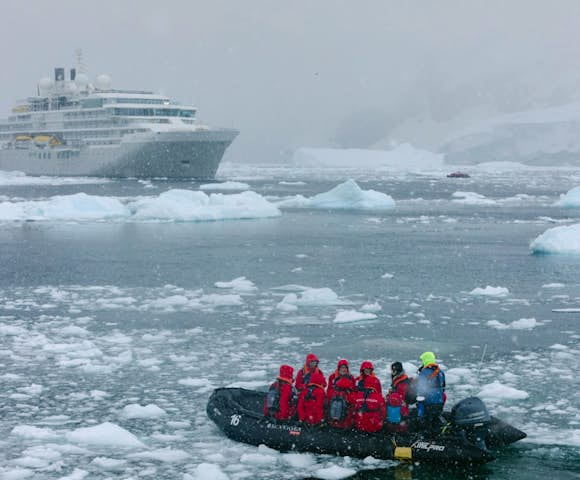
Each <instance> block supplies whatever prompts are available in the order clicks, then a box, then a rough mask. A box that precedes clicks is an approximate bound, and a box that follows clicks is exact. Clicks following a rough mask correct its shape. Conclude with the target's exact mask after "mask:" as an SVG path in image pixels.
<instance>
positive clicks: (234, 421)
mask: <svg viewBox="0 0 580 480" xmlns="http://www.w3.org/2000/svg"><path fill="white" fill-rule="evenodd" d="M241 418H242V416H241V415H232V416H231V420H230V425H233V426H234V427H237V426H238V425H239V424H240V419H241Z"/></svg>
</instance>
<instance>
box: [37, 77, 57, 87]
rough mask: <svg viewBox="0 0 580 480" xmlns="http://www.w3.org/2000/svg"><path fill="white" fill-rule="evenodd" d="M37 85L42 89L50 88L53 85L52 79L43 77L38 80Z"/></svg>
mask: <svg viewBox="0 0 580 480" xmlns="http://www.w3.org/2000/svg"><path fill="white" fill-rule="evenodd" d="M38 86H39V87H40V88H41V89H42V90H50V89H51V88H52V87H54V80H53V79H52V78H50V77H43V78H41V79H40V81H39V82H38Z"/></svg>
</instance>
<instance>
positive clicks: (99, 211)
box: [0, 189, 281, 222]
mask: <svg viewBox="0 0 580 480" xmlns="http://www.w3.org/2000/svg"><path fill="white" fill-rule="evenodd" d="M279 215H281V213H280V210H279V209H278V207H276V206H275V205H273V204H271V203H270V202H268V201H267V200H266V199H265V198H264V197H262V196H261V195H259V194H257V193H255V192H252V191H248V192H242V193H238V194H230V195H224V194H221V193H217V194H211V195H207V194H205V193H203V192H199V191H191V190H180V189H173V190H169V191H167V192H164V193H162V194H160V195H159V196H156V197H143V198H139V199H137V200H134V201H130V202H128V203H123V202H122V201H121V200H119V199H118V198H115V197H103V196H96V195H87V194H85V193H76V194H74V195H61V196H56V197H52V198H50V199H48V200H34V201H19V202H0V221H64V220H69V221H105V220H109V221H110V220H114V221H128V220H129V221H178V222H189V221H192V222H193V221H214V220H235V219H250V218H268V217H276V216H279Z"/></svg>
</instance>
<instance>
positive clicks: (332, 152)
mask: <svg viewBox="0 0 580 480" xmlns="http://www.w3.org/2000/svg"><path fill="white" fill-rule="evenodd" d="M292 163H293V164H294V165H296V166H300V167H306V168H312V167H314V168H349V169H371V170H372V169H389V170H396V171H405V172H406V171H424V170H441V169H443V168H444V164H443V155H442V154H438V153H433V152H429V151H427V150H421V149H418V148H415V147H413V146H412V145H410V144H408V143H403V144H401V145H398V146H396V147H395V148H393V149H392V150H365V149H358V148H346V149H339V148H299V149H298V150H296V151H295V152H294V155H293V157H292Z"/></svg>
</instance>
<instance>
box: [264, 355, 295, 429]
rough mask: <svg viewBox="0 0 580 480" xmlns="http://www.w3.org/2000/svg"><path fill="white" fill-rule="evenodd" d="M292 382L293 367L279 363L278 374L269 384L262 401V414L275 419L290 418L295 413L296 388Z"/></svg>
mask: <svg viewBox="0 0 580 480" xmlns="http://www.w3.org/2000/svg"><path fill="white" fill-rule="evenodd" d="M293 383H294V368H292V367H291V366H290V365H281V366H280V374H279V375H278V376H277V377H276V381H275V382H274V383H272V385H270V389H269V390H268V394H267V395H266V400H265V401H264V415H265V416H267V417H274V418H275V419H277V420H290V419H291V418H292V417H294V415H296V401H297V395H296V390H295V388H294V387H293V386H292V384H293Z"/></svg>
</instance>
